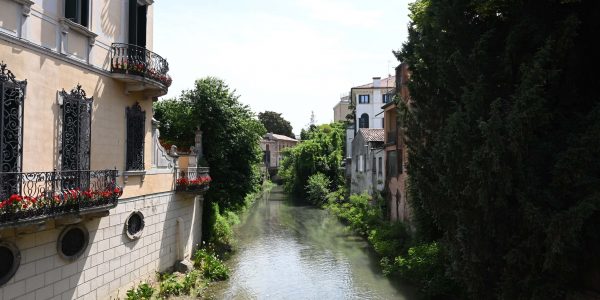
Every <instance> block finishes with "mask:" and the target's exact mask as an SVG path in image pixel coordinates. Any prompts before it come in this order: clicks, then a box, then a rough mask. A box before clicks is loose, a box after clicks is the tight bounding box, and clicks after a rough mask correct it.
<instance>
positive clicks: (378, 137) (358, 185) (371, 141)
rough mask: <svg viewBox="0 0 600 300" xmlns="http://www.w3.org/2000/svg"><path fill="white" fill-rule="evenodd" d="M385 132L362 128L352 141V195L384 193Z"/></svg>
mask: <svg viewBox="0 0 600 300" xmlns="http://www.w3.org/2000/svg"><path fill="white" fill-rule="evenodd" d="M384 140H385V139H384V130H383V129H381V128H380V129H372V128H361V129H359V130H358V133H357V134H356V136H355V137H354V140H353V141H352V149H354V150H353V155H354V156H353V157H352V161H353V164H352V166H351V170H350V174H351V184H350V192H351V193H353V194H354V193H358V194H360V193H363V192H365V191H366V192H368V193H369V194H370V195H373V194H374V193H375V192H379V191H382V190H383V188H384V182H385V172H384V171H383V170H384V168H385V165H384V161H383V156H384V152H383V143H384Z"/></svg>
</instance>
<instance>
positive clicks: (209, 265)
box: [126, 246, 229, 300]
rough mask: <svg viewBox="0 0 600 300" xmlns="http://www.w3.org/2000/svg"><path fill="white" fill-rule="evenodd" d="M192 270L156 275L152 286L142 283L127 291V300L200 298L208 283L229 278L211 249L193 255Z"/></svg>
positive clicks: (226, 269)
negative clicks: (179, 297) (178, 297)
mask: <svg viewBox="0 0 600 300" xmlns="http://www.w3.org/2000/svg"><path fill="white" fill-rule="evenodd" d="M192 260H193V261H194V269H193V270H191V271H189V272H187V273H185V274H180V273H163V274H160V273H157V279H158V281H157V282H155V283H154V284H151V283H148V282H142V283H140V285H138V286H137V287H133V288H131V289H130V290H128V291H127V294H126V299H127V300H149V299H166V298H169V297H172V296H184V295H188V296H193V297H200V298H202V296H203V295H202V294H203V292H204V289H205V288H206V286H207V285H208V284H209V283H210V282H215V281H221V280H225V279H228V278H229V268H228V267H227V266H226V265H225V264H224V263H223V261H222V260H221V259H219V257H218V256H217V254H215V253H214V250H213V249H212V247H210V246H209V247H206V248H202V249H199V250H198V251H196V253H194V255H193V257H192Z"/></svg>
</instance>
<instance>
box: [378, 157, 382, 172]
mask: <svg viewBox="0 0 600 300" xmlns="http://www.w3.org/2000/svg"><path fill="white" fill-rule="evenodd" d="M382 169H383V159H382V158H381V157H380V158H379V168H378V169H377V171H378V172H377V173H378V175H379V176H381V175H383V173H382V172H383V171H382Z"/></svg>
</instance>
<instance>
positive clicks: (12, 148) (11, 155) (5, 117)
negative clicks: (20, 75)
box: [0, 62, 27, 194]
mask: <svg viewBox="0 0 600 300" xmlns="http://www.w3.org/2000/svg"><path fill="white" fill-rule="evenodd" d="M26 87H27V80H23V81H18V80H16V79H15V76H14V75H13V73H12V72H11V71H10V70H8V69H7V68H6V64H4V62H2V63H0V116H2V120H1V121H0V171H1V172H19V171H20V170H21V164H22V156H21V154H22V152H23V102H24V99H25V89H26ZM16 190H17V177H16V176H6V177H5V178H3V180H0V194H3V193H14V192H15V191H16Z"/></svg>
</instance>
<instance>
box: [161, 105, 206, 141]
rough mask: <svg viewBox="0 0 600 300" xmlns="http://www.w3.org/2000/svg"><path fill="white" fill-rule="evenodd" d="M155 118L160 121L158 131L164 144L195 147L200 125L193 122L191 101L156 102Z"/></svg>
mask: <svg viewBox="0 0 600 300" xmlns="http://www.w3.org/2000/svg"><path fill="white" fill-rule="evenodd" d="M154 118H155V119H156V120H160V121H159V125H158V129H159V130H160V139H161V140H162V141H163V142H165V143H167V144H171V145H177V146H179V147H190V146H193V145H194V136H195V131H196V128H197V126H198V123H197V122H194V120H193V116H192V105H191V103H190V102H189V101H183V100H178V99H167V100H161V101H158V102H155V103H154Z"/></svg>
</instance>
